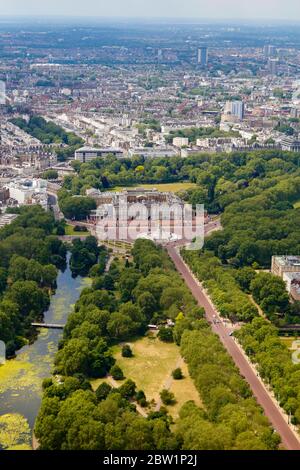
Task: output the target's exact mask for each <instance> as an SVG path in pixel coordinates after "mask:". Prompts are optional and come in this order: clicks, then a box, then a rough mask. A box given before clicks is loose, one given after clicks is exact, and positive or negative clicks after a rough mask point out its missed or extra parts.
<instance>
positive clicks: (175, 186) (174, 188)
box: [112, 182, 197, 193]
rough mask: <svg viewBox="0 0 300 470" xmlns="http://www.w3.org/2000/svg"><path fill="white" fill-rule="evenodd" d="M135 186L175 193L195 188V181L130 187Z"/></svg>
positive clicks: (121, 188)
mask: <svg viewBox="0 0 300 470" xmlns="http://www.w3.org/2000/svg"><path fill="white" fill-rule="evenodd" d="M135 188H144V189H153V188H156V189H157V190H158V191H165V192H171V193H177V192H178V191H186V190H187V189H191V188H197V185H196V184H195V183H189V182H185V183H165V184H139V185H137V186H132V187H131V188H130V189H135ZM123 189H126V188H125V187H121V186H117V187H116V188H114V189H113V190H112V191H122V190H123ZM128 189H129V188H128Z"/></svg>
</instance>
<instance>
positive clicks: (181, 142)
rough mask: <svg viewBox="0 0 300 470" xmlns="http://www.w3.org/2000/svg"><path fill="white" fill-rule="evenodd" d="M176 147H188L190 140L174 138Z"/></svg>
mask: <svg viewBox="0 0 300 470" xmlns="http://www.w3.org/2000/svg"><path fill="white" fill-rule="evenodd" d="M173 145H174V147H180V148H181V147H187V146H188V145H189V139H188V138H187V137H174V139H173Z"/></svg>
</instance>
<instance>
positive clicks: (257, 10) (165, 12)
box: [1, 0, 300, 21]
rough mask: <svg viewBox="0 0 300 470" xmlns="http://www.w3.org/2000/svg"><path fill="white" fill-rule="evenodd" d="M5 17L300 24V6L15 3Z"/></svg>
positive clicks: (198, 1) (273, 0)
mask: <svg viewBox="0 0 300 470" xmlns="http://www.w3.org/2000/svg"><path fill="white" fill-rule="evenodd" d="M1 16H70V17H107V18H113V17H118V18H120V17H123V18H171V17H172V18H195V19H211V20H221V19H248V20H252V19H258V20H259V19H260V20H292V21H300V4H299V2H298V1H297V0H286V1H283V0H265V1H264V2H263V3H262V2H260V1H259V0H253V1H252V2H251V4H249V2H246V1H244V2H240V1H238V0H226V1H224V0H212V1H211V2H210V4H209V5H207V3H206V2H205V0H187V2H184V3H182V2H180V1H179V0H163V1H158V0H153V1H152V2H151V4H150V3H148V2H140V1H139V0H127V1H126V2H123V1H121V0H112V1H111V2H109V4H107V5H102V4H99V2H98V1H97V0H86V2H84V4H82V2H79V1H78V0H75V1H71V0H63V1H59V0H53V1H52V2H43V3H41V2H39V1H38V0H27V1H26V2H24V1H23V0H11V2H10V3H9V4H5V5H3V6H2V9H1Z"/></svg>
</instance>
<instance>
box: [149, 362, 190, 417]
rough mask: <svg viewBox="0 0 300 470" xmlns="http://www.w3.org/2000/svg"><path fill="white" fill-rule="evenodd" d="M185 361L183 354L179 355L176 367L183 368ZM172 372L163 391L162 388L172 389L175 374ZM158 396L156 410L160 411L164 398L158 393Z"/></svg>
mask: <svg viewBox="0 0 300 470" xmlns="http://www.w3.org/2000/svg"><path fill="white" fill-rule="evenodd" d="M183 363H184V359H183V358H182V357H181V356H179V358H178V360H177V362H176V365H175V367H174V369H178V368H181V367H182V365H183ZM172 372H173V371H172ZM172 372H171V373H170V374H169V375H168V377H167V379H166V380H165V382H164V384H163V386H162V389H161V391H162V390H170V388H171V386H172V383H173V380H174V379H173V376H172ZM158 396H159V398H158V400H157V403H156V407H155V411H159V410H160V409H161V406H162V404H163V403H162V400H161V398H160V395H158Z"/></svg>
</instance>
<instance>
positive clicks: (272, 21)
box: [0, 13, 300, 24]
mask: <svg viewBox="0 0 300 470" xmlns="http://www.w3.org/2000/svg"><path fill="white" fill-rule="evenodd" d="M2 19H4V20H6V19H10V20H13V19H16V20H18V19H20V20H21V19H26V20H30V19H32V20H36V19H39V20H47V19H52V20H70V21H71V20H80V19H82V20H83V21H84V20H89V21H94V22H96V21H122V22H126V21H129V22H132V21H138V22H160V21H167V22H175V23H180V22H187V23H191V22H193V23H196V24H199V23H201V22H204V23H260V24H266V23H269V24H281V23H282V24H286V23H294V24H298V23H300V18H299V19H291V18H259V17H256V18H255V17H253V18H246V17H244V18H243V17H241V18H235V17H233V18H229V17H223V18H221V17H220V18H214V17H203V18H202V17H188V16H185V17H184V16H182V17H178V16H174V17H172V16H152V17H151V16H123V15H122V16H108V15H107V16H95V15H94V16H91V15H80V14H78V15H76V14H75V15H67V14H32V13H28V14H17V15H16V14H14V15H13V14H0V20H2Z"/></svg>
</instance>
